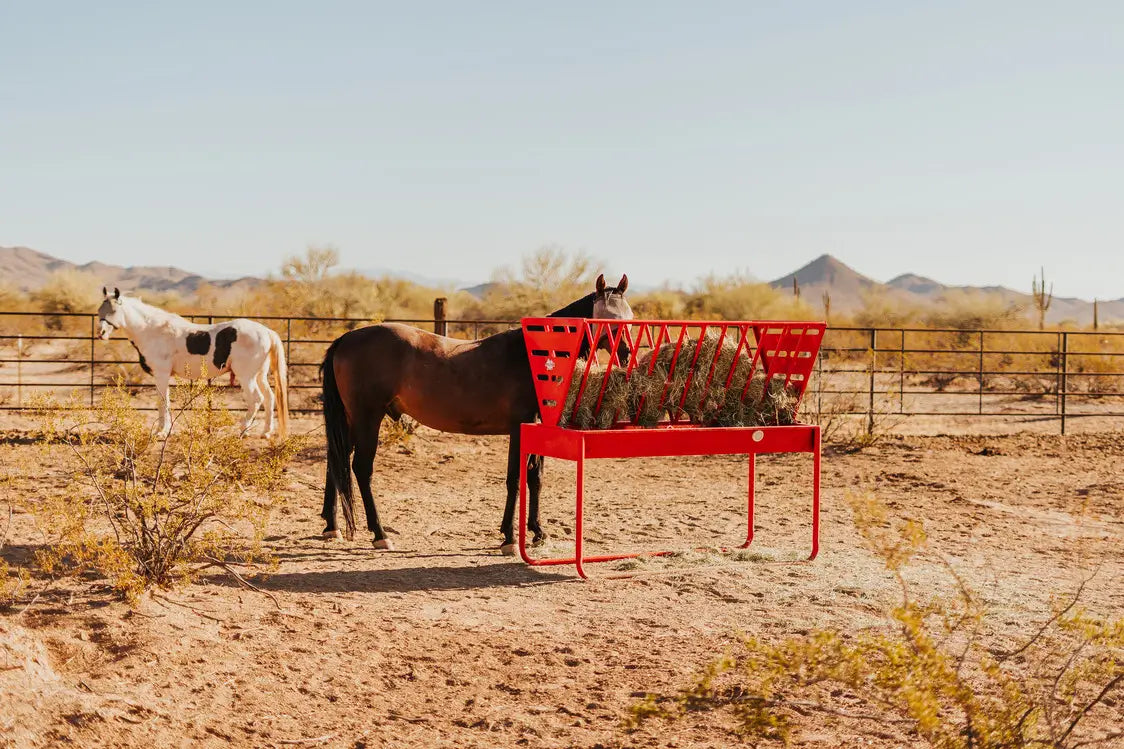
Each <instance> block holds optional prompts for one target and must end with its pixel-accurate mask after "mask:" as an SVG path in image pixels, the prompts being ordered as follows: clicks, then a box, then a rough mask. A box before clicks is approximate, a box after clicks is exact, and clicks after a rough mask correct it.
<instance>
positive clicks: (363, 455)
mask: <svg viewBox="0 0 1124 749" xmlns="http://www.w3.org/2000/svg"><path fill="white" fill-rule="evenodd" d="M382 417H383V414H382V413H381V412H379V413H375V414H372V421H371V426H369V427H367V429H366V430H365V433H361V434H358V435H356V443H355V454H354V455H353V456H352V458H351V470H352V471H354V473H355V481H356V483H358V484H359V493H360V494H361V495H362V496H363V512H364V513H365V514H366V515H367V530H369V531H371V533H373V534H375V535H374V539H373V542H374V545H375V548H376V549H389V548H391V545H390V539H388V538H387V537H386V533H385V532H383V529H382V524H381V523H379V511H378V509H377V508H376V507H375V496H374V494H373V493H372V492H371V475H372V474H373V473H374V472H375V453H376V452H377V451H378V447H379V428H380V427H381V426H382Z"/></svg>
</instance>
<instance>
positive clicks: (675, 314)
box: [629, 287, 687, 320]
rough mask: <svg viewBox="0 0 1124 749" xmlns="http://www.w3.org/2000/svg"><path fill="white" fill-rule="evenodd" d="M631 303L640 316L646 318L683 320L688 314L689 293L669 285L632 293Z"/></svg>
mask: <svg viewBox="0 0 1124 749" xmlns="http://www.w3.org/2000/svg"><path fill="white" fill-rule="evenodd" d="M629 305H630V306H631V307H632V311H633V313H635V314H636V316H637V317H638V318H640V319H645V320H682V319H684V318H685V317H686V316H687V295H686V294H685V293H684V292H682V291H679V290H678V289H672V288H668V287H664V288H662V289H656V290H654V291H648V292H644V293H643V294H636V295H630V299H629Z"/></svg>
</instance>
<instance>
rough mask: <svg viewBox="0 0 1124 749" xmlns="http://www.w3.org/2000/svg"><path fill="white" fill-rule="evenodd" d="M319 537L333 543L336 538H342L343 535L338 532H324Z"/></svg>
mask: <svg viewBox="0 0 1124 749" xmlns="http://www.w3.org/2000/svg"><path fill="white" fill-rule="evenodd" d="M320 535H321V536H323V537H324V540H325V541H334V540H335V539H337V538H343V534H342V533H340V532H339V531H324V532H323V533H321V534H320Z"/></svg>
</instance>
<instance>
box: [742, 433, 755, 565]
mask: <svg viewBox="0 0 1124 749" xmlns="http://www.w3.org/2000/svg"><path fill="white" fill-rule="evenodd" d="M756 480H757V456H756V455H754V454H753V453H750V454H749V508H748V511H747V513H746V515H747V520H746V531H745V543H744V544H742V546H741V547H742V548H743V549H748V548H749V545H750V544H751V543H753V500H754V495H755V494H756Z"/></svg>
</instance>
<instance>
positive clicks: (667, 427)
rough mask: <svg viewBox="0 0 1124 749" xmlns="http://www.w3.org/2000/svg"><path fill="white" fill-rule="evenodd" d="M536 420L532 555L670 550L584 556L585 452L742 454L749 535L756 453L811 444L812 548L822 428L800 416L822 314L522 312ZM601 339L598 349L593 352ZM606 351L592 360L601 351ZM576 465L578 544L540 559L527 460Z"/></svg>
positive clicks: (523, 490)
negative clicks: (684, 316) (644, 316)
mask: <svg viewBox="0 0 1124 749" xmlns="http://www.w3.org/2000/svg"><path fill="white" fill-rule="evenodd" d="M522 323H523V336H524V340H525V342H526V345H527V354H528V358H529V359H530V363H531V374H532V376H533V377H534V383H535V391H536V395H537V397H538V401H539V412H540V414H541V422H539V423H533V424H523V425H522V427H521V429H522V431H521V439H520V450H521V452H522V455H521V460H520V466H521V469H520V476H519V554H520V556H521V557H522V558H523V561H525V562H526V563H527V564H530V565H561V564H573V565H574V566H575V567H576V569H577V572H578V574H579V575H580V576H581V577H583V578H584V577H586V572H585V565H586V564H587V563H591V562H608V561H613V560H618V559H631V558H635V557H638V556H641V555H651V554H661V553H667V552H633V553H627V554H608V555H600V556H585V555H584V552H583V526H584V517H583V480H584V474H585V461H586V460H587V459H595V458H638V457H663V456H686V455H747V456H748V459H749V502H748V513H747V514H748V520H747V530H746V538H745V543H744V544H742V545H741V548H745V547H748V546H749V545H750V543H752V542H753V530H754V524H753V502H754V474H755V458H756V456H757V455H758V454H759V453H811V454H812V549H811V554H810V555H809V557H808V558H809V559H814V558H815V557H816V554H817V553H818V551H819V509H820V428H819V427H818V426H815V425H813V424H801V423H799V422H798V421H796V411H797V408H798V406H799V404H800V399H801V398H802V397H803V395H804V391H805V389H806V388H807V386H808V381H809V379H810V377H811V374H812V368H813V366H814V363H815V360H816V355H817V354H818V353H819V349H820V343H821V341H822V340H823V336H824V331H825V329H826V324H825V323H822V322H780V321H742V322H692V321H683V320H658V321H657V320H593V319H584V318H559V317H528V318H523V321H522ZM599 350H600V353H599ZM599 358H600V359H603V360H604V361H603V362H599V361H598V359H599ZM531 455H542V456H544V457H552V458H561V459H563V460H572V461H574V463H575V464H576V467H577V496H576V503H575V521H574V533H575V539H574V556H572V557H559V558H551V559H535V558H533V557H531V556H530V554H529V553H528V550H527V460H528V458H529V457H530V456H531Z"/></svg>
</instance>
